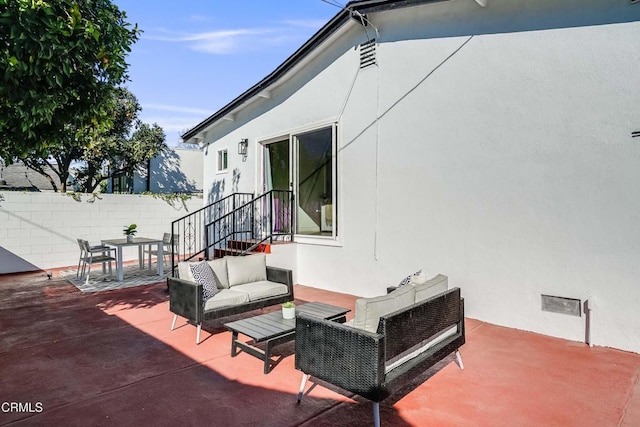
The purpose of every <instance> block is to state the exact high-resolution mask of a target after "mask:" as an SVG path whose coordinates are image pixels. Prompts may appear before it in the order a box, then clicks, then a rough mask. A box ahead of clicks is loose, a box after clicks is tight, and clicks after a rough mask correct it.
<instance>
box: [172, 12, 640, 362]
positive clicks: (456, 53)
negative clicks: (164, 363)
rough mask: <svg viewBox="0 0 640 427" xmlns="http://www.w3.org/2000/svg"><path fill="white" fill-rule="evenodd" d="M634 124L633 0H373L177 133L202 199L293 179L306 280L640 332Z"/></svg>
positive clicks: (513, 320)
mask: <svg viewBox="0 0 640 427" xmlns="http://www.w3.org/2000/svg"><path fill="white" fill-rule="evenodd" d="M639 130H640V4H638V3H637V2H634V1H630V0H482V1H481V0H475V1H474V0H451V1H419V0H405V1H373V0H371V1H353V2H350V3H349V4H348V5H347V6H346V8H345V9H344V10H342V11H340V12H339V13H338V14H337V15H336V16H335V17H334V18H333V19H332V20H331V21H329V22H328V23H327V24H326V25H325V26H324V27H323V28H321V29H320V30H319V31H318V32H317V33H316V34H315V35H314V36H313V37H312V38H311V39H310V40H308V41H307V42H306V43H305V44H304V45H303V46H301V47H300V48H299V50H297V51H296V52H295V53H294V54H293V55H292V56H291V57H289V58H288V59H287V60H286V61H285V62H284V63H283V64H281V65H280V66H279V67H278V68H277V69H276V70H274V71H273V72H272V73H271V74H269V75H268V76H266V77H265V78H264V79H263V80H261V81H260V82H258V83H257V84H256V85H254V86H253V87H251V88H249V89H248V90H247V91H246V92H244V93H242V94H240V95H239V96H238V97H237V98H236V99H234V100H233V101H231V102H230V103H229V104H227V105H226V106H225V107H223V108H222V109H221V110H219V111H217V112H215V113H214V114H213V115H211V116H210V117H209V118H208V119H206V120H205V121H203V122H202V123H199V124H197V125H196V126H194V127H193V128H192V129H191V130H189V131H188V132H187V133H186V134H185V135H184V139H185V141H186V142H191V143H197V144H200V145H202V146H203V147H205V156H204V184H203V185H204V192H205V197H204V199H205V200H212V199H219V198H220V197H222V196H226V195H228V194H231V193H232V192H235V191H240V192H255V193H261V192H263V191H265V190H269V189H271V188H281V189H291V190H293V193H294V195H295V196H296V197H295V203H296V209H295V216H296V219H295V224H296V229H295V239H294V240H295V242H296V243H295V245H291V246H294V247H295V253H294V254H293V255H292V257H294V258H293V259H294V260H295V267H296V274H297V282H298V283H302V284H305V285H309V286H314V287H319V288H325V289H329V290H332V291H342V292H348V293H351V294H356V295H362V296H373V295H380V294H383V293H384V292H385V289H386V287H387V286H388V285H394V284H397V283H398V282H399V281H400V280H401V279H402V278H403V277H405V276H406V275H407V274H410V273H412V272H414V271H416V270H418V269H422V270H423V271H424V272H425V273H427V274H428V275H435V274H437V273H443V274H446V275H448V276H449V283H450V286H458V287H460V288H461V289H462V293H463V296H464V298H465V306H466V315H467V316H468V317H471V318H476V319H480V320H482V321H486V322H490V323H494V324H499V325H505V326H508V327H512V328H518V329H523V330H529V331H534V332H538V333H542V334H547V335H552V336H556V337H561V338H566V339H570V340H575V341H585V334H588V335H590V337H589V339H588V341H590V342H591V343H592V344H594V345H597V346H609V347H614V348H619V349H623V350H628V351H633V352H640V309H639V307H640V227H639V226H638V223H639V222H640V138H635V137H634V135H637V132H638V131H639ZM243 140H247V144H248V149H247V154H246V156H241V155H239V154H238V145H239V143H240V141H243ZM213 193H220V194H215V195H214V194H213ZM213 196H215V197H213ZM542 295H549V296H555V297H561V298H563V299H562V300H560V301H559V302H560V304H561V305H562V304H567V308H571V304H572V303H573V302H576V306H577V307H578V308H579V311H578V314H579V316H574V315H568V314H560V313H556V312H549V311H546V310H543V309H542ZM576 300H577V301H576ZM586 301H588V306H589V308H590V311H588V314H589V316H587V313H585V312H584V311H583V308H584V303H585V302H586ZM574 308H575V306H574ZM587 319H589V323H590V327H589V328H587V323H588V322H587ZM587 329H588V330H587Z"/></svg>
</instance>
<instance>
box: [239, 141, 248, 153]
mask: <svg viewBox="0 0 640 427" xmlns="http://www.w3.org/2000/svg"><path fill="white" fill-rule="evenodd" d="M248 146H249V140H248V139H247V138H242V139H241V140H240V142H238V154H240V155H241V156H244V157H246V156H247V147H248Z"/></svg>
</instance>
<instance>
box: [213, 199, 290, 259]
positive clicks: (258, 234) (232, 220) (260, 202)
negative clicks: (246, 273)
mask: <svg viewBox="0 0 640 427" xmlns="http://www.w3.org/2000/svg"><path fill="white" fill-rule="evenodd" d="M293 230H294V227H293V193H292V192H291V191H289V190H271V191H268V192H266V193H264V194H262V195H260V196H258V197H256V198H255V199H253V200H251V201H249V202H247V203H245V204H244V205H242V206H238V207H237V208H235V209H233V210H231V211H229V212H227V213H225V214H223V215H220V216H218V217H216V218H215V219H214V220H213V221H211V222H209V223H207V225H206V226H205V232H204V236H205V240H206V243H205V246H206V248H207V249H206V251H205V253H206V255H207V258H208V259H213V258H216V257H219V256H220V255H221V254H226V253H229V252H233V253H234V254H235V255H244V254H246V253H248V252H251V251H252V250H254V249H255V248H257V247H258V246H260V245H261V244H263V243H265V242H267V241H269V242H270V243H273V241H274V240H291V241H293Z"/></svg>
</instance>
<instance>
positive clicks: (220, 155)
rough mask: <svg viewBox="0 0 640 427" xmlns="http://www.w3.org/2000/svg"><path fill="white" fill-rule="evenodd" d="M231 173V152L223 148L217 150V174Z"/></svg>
mask: <svg viewBox="0 0 640 427" xmlns="http://www.w3.org/2000/svg"><path fill="white" fill-rule="evenodd" d="M223 153H224V154H223ZM223 159H224V163H225V165H224V168H222V167H221V166H222V165H221V163H223ZM228 172H229V150H228V149H227V148H221V149H219V150H216V173H217V174H221V173H228Z"/></svg>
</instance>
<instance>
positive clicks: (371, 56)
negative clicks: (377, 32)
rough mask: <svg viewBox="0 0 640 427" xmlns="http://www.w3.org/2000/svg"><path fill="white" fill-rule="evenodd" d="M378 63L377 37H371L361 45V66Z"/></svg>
mask: <svg viewBox="0 0 640 427" xmlns="http://www.w3.org/2000/svg"><path fill="white" fill-rule="evenodd" d="M375 64H376V39H371V40H369V41H367V42H365V43H362V44H361V45H360V68H366V67H369V66H370V65H375Z"/></svg>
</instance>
